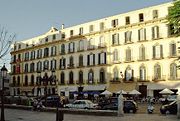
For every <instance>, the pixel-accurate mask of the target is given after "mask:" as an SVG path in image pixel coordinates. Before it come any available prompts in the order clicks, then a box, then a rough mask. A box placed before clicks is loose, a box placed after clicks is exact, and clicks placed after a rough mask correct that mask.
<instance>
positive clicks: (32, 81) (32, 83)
mask: <svg viewBox="0 0 180 121" xmlns="http://www.w3.org/2000/svg"><path fill="white" fill-rule="evenodd" d="M31 85H34V75H31Z"/></svg>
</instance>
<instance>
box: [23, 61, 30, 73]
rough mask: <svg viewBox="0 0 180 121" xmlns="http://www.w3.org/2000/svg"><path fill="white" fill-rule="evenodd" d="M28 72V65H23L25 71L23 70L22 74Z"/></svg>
mask: <svg viewBox="0 0 180 121" xmlns="http://www.w3.org/2000/svg"><path fill="white" fill-rule="evenodd" d="M28 70H29V69H28V63H26V64H25V70H24V72H25V73H27V72H28Z"/></svg>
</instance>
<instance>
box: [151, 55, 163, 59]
mask: <svg viewBox="0 0 180 121" xmlns="http://www.w3.org/2000/svg"><path fill="white" fill-rule="evenodd" d="M152 59H153V60H161V59H163V55H154V56H153V58H152Z"/></svg>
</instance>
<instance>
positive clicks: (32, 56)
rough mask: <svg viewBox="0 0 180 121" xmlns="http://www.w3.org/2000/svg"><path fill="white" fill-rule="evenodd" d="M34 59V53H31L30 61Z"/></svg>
mask: <svg viewBox="0 0 180 121" xmlns="http://www.w3.org/2000/svg"><path fill="white" fill-rule="evenodd" d="M32 59H35V51H31V60H32Z"/></svg>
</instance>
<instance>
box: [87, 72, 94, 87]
mask: <svg viewBox="0 0 180 121" xmlns="http://www.w3.org/2000/svg"><path fill="white" fill-rule="evenodd" d="M88 83H89V84H93V83H94V72H93V70H92V69H91V70H90V71H89V73H88Z"/></svg>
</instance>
